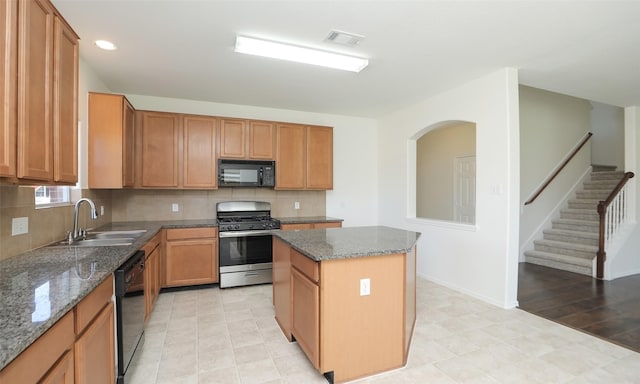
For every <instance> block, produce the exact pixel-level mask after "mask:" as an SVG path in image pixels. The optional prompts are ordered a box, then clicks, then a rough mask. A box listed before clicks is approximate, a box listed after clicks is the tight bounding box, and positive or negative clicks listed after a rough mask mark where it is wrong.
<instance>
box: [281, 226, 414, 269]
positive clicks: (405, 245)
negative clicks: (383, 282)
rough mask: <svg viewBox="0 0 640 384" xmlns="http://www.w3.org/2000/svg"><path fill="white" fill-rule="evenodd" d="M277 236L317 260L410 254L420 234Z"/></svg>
mask: <svg viewBox="0 0 640 384" xmlns="http://www.w3.org/2000/svg"><path fill="white" fill-rule="evenodd" d="M274 236H277V237H278V238H280V239H282V240H283V241H284V242H286V243H287V244H289V245H290V246H291V247H292V248H294V249H295V250H297V251H299V252H300V253H302V254H303V255H305V256H307V257H309V258H310V259H312V260H314V261H323V260H332V259H344V258H351V257H365V256H375V255H388V254H393V253H407V252H410V251H411V249H412V248H413V246H414V245H415V244H416V242H417V241H418V238H419V237H420V233H419V232H412V231H406V230H403V229H398V228H392V227H385V226H372V227H344V228H327V229H306V230H297V231H296V230H294V231H276V232H275V233H274Z"/></svg>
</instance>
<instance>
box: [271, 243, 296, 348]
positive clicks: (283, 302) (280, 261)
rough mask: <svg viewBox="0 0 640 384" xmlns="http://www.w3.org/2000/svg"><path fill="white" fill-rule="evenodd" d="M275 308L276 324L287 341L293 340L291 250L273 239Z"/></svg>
mask: <svg viewBox="0 0 640 384" xmlns="http://www.w3.org/2000/svg"><path fill="white" fill-rule="evenodd" d="M272 271H273V272H272V273H273V284H272V287H273V306H274V308H275V312H276V322H277V323H278V325H279V326H280V329H282V333H284V335H285V337H286V338H287V340H289V341H292V338H291V248H290V247H289V245H287V244H286V243H285V242H284V241H282V240H280V239H279V238H278V237H275V236H274V237H273V269H272Z"/></svg>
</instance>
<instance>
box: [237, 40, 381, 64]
mask: <svg viewBox="0 0 640 384" xmlns="http://www.w3.org/2000/svg"><path fill="white" fill-rule="evenodd" d="M235 51H236V52H239V53H246V54H249V55H257V56H264V57H270V58H274V59H281V60H289V61H295V62H298V63H305V64H313V65H320V66H323V67H329V68H335V69H342V70H345V71H351V72H360V71H362V70H363V69H364V68H365V67H366V66H367V65H369V60H367V59H362V58H359V57H353V56H346V55H342V54H339V53H332V52H325V51H318V50H316V49H311V48H304V47H297V46H294V45H289V44H283V43H276V42H273V41H267V40H260V39H254V38H251V37H244V36H237V37H236V48H235Z"/></svg>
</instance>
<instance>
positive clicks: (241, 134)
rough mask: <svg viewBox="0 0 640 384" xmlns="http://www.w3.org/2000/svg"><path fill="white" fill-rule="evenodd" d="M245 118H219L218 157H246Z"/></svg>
mask: <svg viewBox="0 0 640 384" xmlns="http://www.w3.org/2000/svg"><path fill="white" fill-rule="evenodd" d="M245 127H246V121H245V120H230V119H222V120H220V157H222V158H236V159H243V158H245V157H246V150H245V148H246V146H245V141H246V139H245V132H246V130H245Z"/></svg>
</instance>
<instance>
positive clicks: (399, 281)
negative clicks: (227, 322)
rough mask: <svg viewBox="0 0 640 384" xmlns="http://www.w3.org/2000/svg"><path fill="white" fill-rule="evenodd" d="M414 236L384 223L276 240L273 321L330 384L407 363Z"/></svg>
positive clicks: (296, 233)
mask: <svg viewBox="0 0 640 384" xmlns="http://www.w3.org/2000/svg"><path fill="white" fill-rule="evenodd" d="M419 236H420V234H419V233H417V232H411V231H405V230H401V229H396V228H390V227H383V226H373V227H347V228H330V229H312V230H299V231H279V232H277V233H276V234H275V235H274V241H273V302H274V306H275V313H276V321H277V322H278V325H279V326H280V328H281V329H282V331H283V333H284V335H285V337H287V339H288V340H289V341H297V342H298V344H299V346H300V348H301V349H302V350H303V351H304V353H305V354H306V355H307V357H308V358H309V360H310V361H311V363H312V364H313V366H314V367H315V368H316V369H317V370H318V371H319V372H320V373H322V374H323V375H324V376H325V377H326V378H327V380H328V381H329V382H331V383H334V382H337V383H340V382H344V381H348V380H354V379H357V378H361V377H365V376H369V375H373V374H376V373H380V372H384V371H388V370H391V369H396V368H400V367H402V366H404V365H405V364H406V362H407V356H408V352H409V346H410V343H411V335H412V333H413V326H414V323H415V319H416V294H415V292H416V242H417V240H418V238H419Z"/></svg>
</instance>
